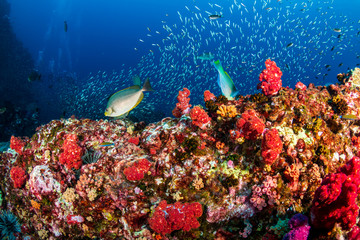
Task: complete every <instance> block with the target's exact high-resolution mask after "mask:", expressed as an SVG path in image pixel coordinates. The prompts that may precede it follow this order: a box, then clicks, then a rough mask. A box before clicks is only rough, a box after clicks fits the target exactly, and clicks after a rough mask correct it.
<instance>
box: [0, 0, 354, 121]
mask: <svg viewBox="0 0 360 240" xmlns="http://www.w3.org/2000/svg"><path fill="white" fill-rule="evenodd" d="M8 2H9V3H10V9H11V10H10V13H9V14H8V15H4V16H3V19H4V18H6V19H8V20H9V22H10V24H11V27H12V28H13V31H14V33H15V35H16V38H17V39H18V40H19V41H20V42H21V43H22V45H23V46H24V48H25V49H26V50H27V51H28V52H29V53H30V55H31V58H32V60H33V68H34V69H36V70H37V71H38V72H39V73H41V75H42V77H41V80H40V81H34V82H31V83H29V82H28V81H27V79H23V81H24V84H25V85H26V86H28V87H27V88H26V91H25V92H24V94H21V91H20V93H19V91H17V89H16V87H14V89H12V88H11V86H10V87H9V88H10V90H9V91H10V92H12V91H13V92H14V94H13V95H9V96H7V99H6V100H7V101H11V102H12V103H15V106H17V105H19V107H22V108H25V109H30V110H27V111H26V112H25V113H23V114H26V115H31V114H34V112H36V114H38V115H39V116H38V118H39V119H38V121H39V124H40V123H45V122H47V121H49V120H51V119H56V118H60V117H69V116H71V115H75V116H77V117H89V118H93V119H99V118H104V115H103V113H104V109H105V106H106V101H107V97H108V96H109V95H110V94H112V93H114V92H116V91H118V90H121V89H122V88H125V87H128V86H131V85H132V82H131V78H132V76H134V75H139V76H140V77H141V78H142V79H145V78H147V77H148V78H150V81H151V83H152V85H153V87H154V88H155V89H156V90H157V91H156V92H153V93H146V96H145V98H144V100H143V102H142V103H141V104H140V105H139V107H138V108H136V109H135V110H134V111H133V112H132V113H131V114H130V117H131V116H132V117H133V118H134V119H136V120H147V121H156V120H159V119H161V118H162V117H165V116H171V110H172V109H173V108H174V106H175V104H176V96H177V92H178V91H179V90H181V89H182V88H183V87H187V88H189V89H190V91H191V96H190V97H191V104H193V105H196V104H203V100H202V99H203V92H204V91H205V90H207V89H208V90H210V91H212V92H213V93H215V94H216V95H219V94H221V92H220V89H219V87H218V85H217V83H216V79H217V73H216V71H215V69H214V67H213V66H212V64H211V62H210V61H201V60H199V59H197V56H200V55H201V54H203V53H204V52H211V53H213V54H214V55H215V59H214V60H216V59H220V60H221V62H222V64H223V66H224V68H225V69H226V71H227V72H228V73H229V75H230V76H231V77H232V79H233V81H234V83H235V85H236V86H237V88H238V89H239V90H240V93H241V94H242V95H246V94H253V93H257V92H259V90H257V89H256V85H257V83H258V82H259V80H258V77H259V74H260V72H261V70H262V69H264V68H265V65H264V62H265V60H266V59H267V58H271V59H272V60H274V61H275V62H276V63H277V65H278V66H279V67H280V68H281V70H282V71H283V77H282V80H283V86H289V87H292V88H294V86H295V84H296V82H298V81H301V82H303V83H305V84H309V83H315V85H325V84H330V83H336V82H337V79H336V75H337V74H338V73H341V72H347V71H348V70H350V69H353V68H355V67H356V66H357V64H358V65H359V64H360V44H359V43H360V17H359V15H358V12H359V11H358V10H359V9H360V1H359V0H352V1H350V0H347V1H342V0H333V1H331V0H326V1H312V0H308V1H286V0H257V1H253V0H243V1H240V0H227V1H195V0H186V1H165V0H162V1H144V0H134V1H132V0H126V1H115V0H108V1H99V0H89V1H72V0H62V1H59V0H49V1H41V0H33V1H26V0H9V1H8ZM210 14H219V15H222V16H223V17H222V18H220V19H217V20H210V19H209V17H208V16H209V15H210ZM64 21H66V23H67V31H65V29H64ZM15 92H16V94H15ZM11 96H14V98H13V99H12V98H11ZM30 96H31V97H30ZM9 121H11V120H9Z"/></svg>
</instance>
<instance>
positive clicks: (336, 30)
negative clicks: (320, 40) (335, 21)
mask: <svg viewBox="0 0 360 240" xmlns="http://www.w3.org/2000/svg"><path fill="white" fill-rule="evenodd" d="M333 30H334V32H341V29H340V28H334V29H333Z"/></svg>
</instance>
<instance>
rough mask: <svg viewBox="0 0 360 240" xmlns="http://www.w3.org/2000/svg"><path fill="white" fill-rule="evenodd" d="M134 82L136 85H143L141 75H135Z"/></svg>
mask: <svg viewBox="0 0 360 240" xmlns="http://www.w3.org/2000/svg"><path fill="white" fill-rule="evenodd" d="M133 83H134V85H136V86H140V85H141V79H140V77H139V76H137V75H136V76H134V77H133Z"/></svg>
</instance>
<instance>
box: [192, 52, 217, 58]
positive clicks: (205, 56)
mask: <svg viewBox="0 0 360 240" xmlns="http://www.w3.org/2000/svg"><path fill="white" fill-rule="evenodd" d="M196 59H200V60H213V59H214V55H213V54H211V52H208V53H206V52H205V53H203V54H201V55H200V56H197V57H196Z"/></svg>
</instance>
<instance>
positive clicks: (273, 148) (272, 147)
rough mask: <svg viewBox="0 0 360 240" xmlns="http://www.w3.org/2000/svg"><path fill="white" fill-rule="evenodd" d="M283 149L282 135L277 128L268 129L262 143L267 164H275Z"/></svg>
mask: <svg viewBox="0 0 360 240" xmlns="http://www.w3.org/2000/svg"><path fill="white" fill-rule="evenodd" d="M282 149H283V144H282V142H281V139H280V136H279V133H278V131H277V130H276V128H273V129H271V130H267V131H266V132H265V134H264V138H263V140H262V143H261V156H262V157H263V158H264V161H265V163H266V164H269V165H271V164H273V163H274V162H275V160H276V159H277V158H278V157H279V155H280V153H281V151H282Z"/></svg>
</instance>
